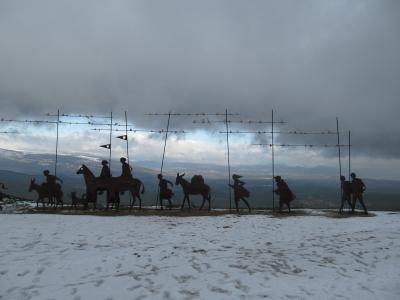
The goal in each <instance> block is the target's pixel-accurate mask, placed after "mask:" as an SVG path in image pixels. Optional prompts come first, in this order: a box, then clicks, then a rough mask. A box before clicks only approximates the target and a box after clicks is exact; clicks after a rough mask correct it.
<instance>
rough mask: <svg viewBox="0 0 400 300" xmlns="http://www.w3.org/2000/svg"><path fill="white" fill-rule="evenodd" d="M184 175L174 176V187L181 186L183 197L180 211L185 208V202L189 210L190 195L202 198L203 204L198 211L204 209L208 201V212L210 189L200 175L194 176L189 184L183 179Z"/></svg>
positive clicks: (209, 208) (209, 207)
mask: <svg viewBox="0 0 400 300" xmlns="http://www.w3.org/2000/svg"><path fill="white" fill-rule="evenodd" d="M183 176H185V173H183V174H182V175H179V173H177V174H176V180H175V185H181V187H182V190H183V193H184V196H183V202H182V206H181V209H183V208H184V206H185V201H186V200H187V202H188V206H189V208H191V206H190V198H189V196H190V195H201V196H203V203H202V204H201V206H200V209H202V208H203V207H204V204H205V202H206V200H207V201H208V210H211V194H210V192H211V189H210V187H209V186H208V185H207V184H205V183H204V178H203V176H201V175H194V176H193V177H192V180H191V182H189V181H187V180H186V179H185V178H183Z"/></svg>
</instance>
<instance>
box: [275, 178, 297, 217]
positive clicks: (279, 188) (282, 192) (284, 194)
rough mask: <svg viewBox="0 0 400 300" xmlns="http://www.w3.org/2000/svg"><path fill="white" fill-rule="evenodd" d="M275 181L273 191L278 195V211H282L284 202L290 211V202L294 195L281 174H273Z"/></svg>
mask: <svg viewBox="0 0 400 300" xmlns="http://www.w3.org/2000/svg"><path fill="white" fill-rule="evenodd" d="M275 182H276V189H275V190H274V192H275V193H276V194H278V195H279V212H282V206H283V204H286V206H287V208H288V209H289V212H290V202H292V201H293V200H294V199H295V196H294V194H293V193H292V191H291V190H290V189H289V186H288V185H287V183H286V182H285V181H284V180H283V179H282V177H281V176H275Z"/></svg>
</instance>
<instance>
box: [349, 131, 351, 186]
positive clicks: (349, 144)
mask: <svg viewBox="0 0 400 300" xmlns="http://www.w3.org/2000/svg"><path fill="white" fill-rule="evenodd" d="M350 148H351V141H350V130H349V180H350V174H351V153H350Z"/></svg>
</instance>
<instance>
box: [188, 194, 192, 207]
mask: <svg viewBox="0 0 400 300" xmlns="http://www.w3.org/2000/svg"><path fill="white" fill-rule="evenodd" d="M187 201H188V205H189V209H191V206H190V198H189V195H188V197H187Z"/></svg>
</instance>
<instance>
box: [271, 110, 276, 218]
mask: <svg viewBox="0 0 400 300" xmlns="http://www.w3.org/2000/svg"><path fill="white" fill-rule="evenodd" d="M271 125H272V126H271V127H272V128H271V150H272V212H275V193H274V184H275V183H274V179H275V153H274V110H272V122H271Z"/></svg>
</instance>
